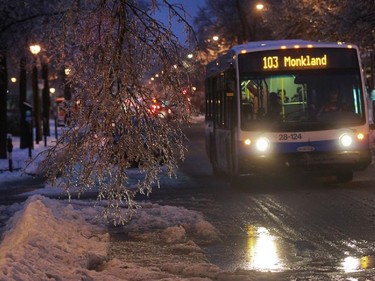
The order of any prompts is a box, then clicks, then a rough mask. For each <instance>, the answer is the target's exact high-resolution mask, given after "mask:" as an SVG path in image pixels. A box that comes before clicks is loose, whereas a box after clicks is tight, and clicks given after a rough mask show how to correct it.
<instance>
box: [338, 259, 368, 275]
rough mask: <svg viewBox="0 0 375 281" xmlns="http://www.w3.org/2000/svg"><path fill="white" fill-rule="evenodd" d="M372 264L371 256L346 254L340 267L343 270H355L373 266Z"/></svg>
mask: <svg viewBox="0 0 375 281" xmlns="http://www.w3.org/2000/svg"><path fill="white" fill-rule="evenodd" d="M374 265H375V264H374V257H373V256H363V257H360V258H356V257H352V256H348V257H346V258H345V259H344V260H343V261H342V263H341V268H342V269H343V270H344V271H345V272H355V271H359V270H363V269H370V268H374Z"/></svg>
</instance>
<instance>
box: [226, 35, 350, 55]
mask: <svg viewBox="0 0 375 281" xmlns="http://www.w3.org/2000/svg"><path fill="white" fill-rule="evenodd" d="M314 47H319V48H357V47H356V46H355V45H353V44H348V43H343V42H336V43H333V42H316V41H305V40H299V39H293V40H274V41H258V42H249V43H245V44H241V45H237V46H234V47H232V48H231V50H233V51H234V53H235V54H239V53H241V52H244V51H248V52H257V51H265V50H274V49H280V48H283V49H284V48H286V49H293V48H314Z"/></svg>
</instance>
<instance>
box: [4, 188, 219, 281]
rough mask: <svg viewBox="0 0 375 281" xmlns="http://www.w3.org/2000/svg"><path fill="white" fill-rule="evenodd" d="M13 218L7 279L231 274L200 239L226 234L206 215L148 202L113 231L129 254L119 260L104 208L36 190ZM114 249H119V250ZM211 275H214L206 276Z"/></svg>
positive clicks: (9, 226) (166, 277) (6, 252)
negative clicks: (103, 218) (102, 219)
mask: <svg viewBox="0 0 375 281" xmlns="http://www.w3.org/2000/svg"><path fill="white" fill-rule="evenodd" d="M15 208H19V210H18V211H17V212H16V213H15V215H14V216H13V217H12V218H11V219H10V220H9V222H8V224H7V226H6V231H5V233H4V236H3V239H2V243H1V244H0V280H51V279H53V280H209V279H211V278H214V277H215V276H218V275H220V274H222V273H223V272H222V271H221V270H220V269H219V268H218V267H216V266H215V265H212V264H209V263H208V262H207V261H206V258H205V256H204V254H203V250H202V249H201V248H200V246H199V244H200V243H209V242H212V241H217V240H218V239H219V237H218V234H217V231H216V229H215V228H214V227H213V226H212V225H211V224H210V223H208V222H207V221H205V220H204V219H203V217H202V216H201V215H200V214H199V213H197V212H195V211H190V210H187V209H184V208H178V207H172V206H160V205H158V204H150V203H144V204H143V208H142V209H139V210H138V212H137V214H136V215H135V217H134V219H133V220H132V221H131V222H130V224H129V225H126V226H122V227H118V228H115V229H112V231H114V232H116V235H120V236H122V237H123V239H124V241H121V245H122V246H121V247H122V249H121V250H122V251H123V253H124V255H126V256H124V258H123V259H121V260H119V259H114V258H111V251H114V250H116V248H113V247H116V245H115V246H110V245H111V244H110V243H109V242H110V241H109V239H110V236H109V234H108V233H109V232H108V229H107V226H106V225H105V224H103V223H101V222H100V220H96V219H94V218H98V217H97V216H98V215H99V213H100V211H101V210H102V207H100V206H97V205H96V206H94V207H93V204H92V202H82V201H78V200H72V201H70V202H68V201H58V200H53V199H49V198H46V197H43V196H41V195H34V196H32V197H30V198H29V199H28V200H27V201H26V202H25V203H24V205H23V206H22V205H18V204H17V205H16V207H15ZM111 247H112V249H111ZM206 278H209V279H206Z"/></svg>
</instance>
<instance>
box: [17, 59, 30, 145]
mask: <svg viewBox="0 0 375 281" xmlns="http://www.w3.org/2000/svg"><path fill="white" fill-rule="evenodd" d="M26 82H27V81H26V58H24V57H23V58H21V62H20V98H19V103H18V107H19V110H20V126H21V130H20V148H27V147H28V140H27V133H28V130H29V128H28V124H27V122H26V119H25V118H26V107H25V104H24V103H25V102H26Z"/></svg>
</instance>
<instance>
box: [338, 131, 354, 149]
mask: <svg viewBox="0 0 375 281" xmlns="http://www.w3.org/2000/svg"><path fill="white" fill-rule="evenodd" d="M352 143H353V137H352V136H351V135H349V134H342V135H341V136H340V144H341V145H342V146H343V147H349V146H351V145H352Z"/></svg>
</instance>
